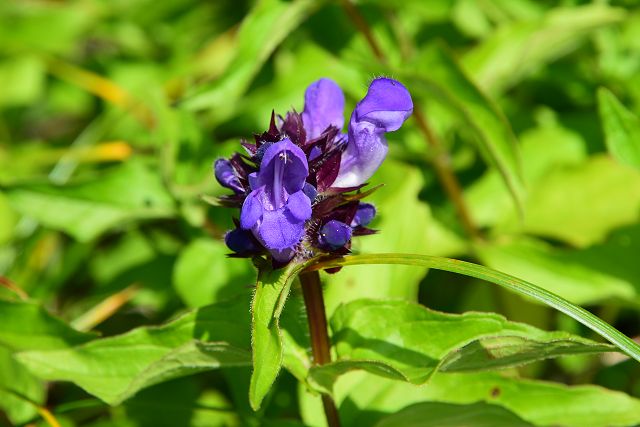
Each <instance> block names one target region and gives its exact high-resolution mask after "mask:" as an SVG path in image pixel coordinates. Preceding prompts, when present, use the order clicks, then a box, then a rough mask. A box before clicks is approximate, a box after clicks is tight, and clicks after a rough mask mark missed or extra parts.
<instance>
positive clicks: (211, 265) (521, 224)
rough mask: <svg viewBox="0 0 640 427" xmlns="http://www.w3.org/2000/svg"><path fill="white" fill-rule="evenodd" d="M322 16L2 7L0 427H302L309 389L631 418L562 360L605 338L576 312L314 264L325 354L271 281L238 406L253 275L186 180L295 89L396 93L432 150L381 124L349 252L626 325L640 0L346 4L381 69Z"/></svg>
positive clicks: (630, 312) (491, 411) (209, 178)
mask: <svg viewBox="0 0 640 427" xmlns="http://www.w3.org/2000/svg"><path fill="white" fill-rule="evenodd" d="M345 4H347V6H345ZM348 5H351V3H349V2H348V0H345V1H337V0H289V1H287V0H255V1H249V0H216V1H200V0H163V1H151V0H73V1H71V0H70V1H54V0H5V1H2V2H0V276H1V277H2V281H1V284H2V285H3V286H2V287H0V425H7V426H11V425H17V426H22V425H38V426H44V425H52V426H56V425H57V424H55V423H58V424H59V425H60V426H65V427H66V426H70V427H72V426H89V427H109V426H119V427H120V426H125V427H126V426H132V427H133V426H140V427H146V426H217V425H220V426H223V425H225V426H245V425H247V426H258V425H265V426H301V425H309V426H322V425H323V423H324V418H323V414H322V412H321V405H320V400H319V398H318V395H317V393H316V391H317V390H324V389H327V388H330V387H331V386H333V387H334V396H335V398H336V401H337V402H338V405H339V408H340V414H341V418H342V421H343V425H345V426H369V425H380V426H393V425H403V426H419V425H420V426H427V425H438V426H448V425H452V426H453V425H459V424H456V422H457V423H461V422H467V423H468V424H464V425H473V426H484V425H491V426H498V425H510V426H511V425H523V426H526V425H563V426H565V425H566V426H632V425H638V424H640V367H639V366H638V365H637V363H635V362H633V361H631V360H629V359H627V358H625V357H624V356H620V355H619V354H615V353H604V354H603V353H600V354H596V355H575V354H579V353H591V352H601V351H604V350H608V349H609V347H607V346H604V345H603V344H600V343H597V342H595V341H598V338H597V337H596V336H595V335H594V334H593V333H591V332H590V331H588V330H587V329H586V328H584V327H582V326H581V325H579V324H578V323H577V322H575V321H573V320H571V319H568V318H566V317H564V316H562V315H560V314H558V313H556V312H554V311H553V310H551V309H550V308H548V307H543V306H541V305H538V304H537V303H534V302H532V301H529V300H524V299H521V298H519V297H515V296H513V295H511V294H508V293H506V292H505V291H503V290H502V289H498V288H495V287H493V286H492V285H488V284H485V283H480V282H479V281H478V280H476V279H472V278H468V277H463V276H457V275H453V274H450V273H443V272H437V271H427V270H426V269H425V268H414V267H408V266H398V265H380V266H354V267H346V268H344V269H343V270H342V271H341V272H340V273H338V274H335V275H323V279H324V280H325V281H326V283H327V287H326V294H325V295H326V299H327V309H328V315H329V317H330V318H331V327H332V332H333V333H334V334H336V335H335V337H334V344H335V353H336V354H335V355H336V356H338V357H340V359H341V361H339V362H336V363H335V364H334V365H331V366H327V367H325V368H313V369H312V370H311V371H309V368H310V360H309V355H308V351H307V350H308V346H309V341H308V336H307V335H306V334H307V332H305V331H306V319H305V313H304V309H303V305H302V303H301V298H300V295H299V289H298V288H299V287H298V286H297V284H295V283H294V284H293V292H292V295H291V297H290V298H289V301H288V302H287V306H286V309H285V310H284V312H283V313H282V318H281V323H282V326H283V336H282V337H280V339H281V340H282V343H281V345H283V346H284V350H283V352H284V353H283V354H282V356H281V357H282V358H283V359H282V360H283V363H284V366H285V368H287V370H286V371H284V370H283V372H281V373H280V375H279V376H278V378H277V380H276V383H275V386H274V387H273V388H270V387H269V385H270V382H269V384H267V385H266V387H263V388H265V390H264V393H265V394H266V397H265V400H264V402H263V405H262V409H260V410H259V411H258V412H254V411H253V410H252V409H251V407H250V405H249V378H250V373H251V353H250V338H249V337H250V315H249V304H250V302H249V300H250V297H251V295H252V293H253V292H254V287H255V276H256V273H255V270H254V268H253V266H252V265H251V263H250V261H248V260H244V259H229V258H226V256H225V255H226V253H227V249H226V248H225V246H224V244H223V243H222V241H221V238H222V236H223V234H224V232H225V231H226V230H227V229H229V228H230V227H231V226H232V215H234V214H235V213H234V212H232V211H229V210H227V209H224V208H220V207H216V206H211V205H209V204H208V203H207V202H206V201H205V198H210V197H212V196H218V195H221V194H223V189H222V188H220V187H219V186H218V185H217V184H216V183H215V180H214V179H213V175H212V172H211V165H212V162H213V161H214V160H215V159H216V158H218V157H221V156H227V155H229V154H230V153H231V152H233V151H235V150H237V149H238V148H239V145H238V141H239V139H240V138H242V137H251V135H252V134H253V133H259V132H262V131H263V130H264V129H265V128H266V127H267V125H268V120H269V116H270V113H271V111H272V110H275V111H276V112H278V113H285V112H286V111H287V110H289V109H291V108H292V107H293V108H295V109H297V110H298V111H300V110H301V109H302V102H303V94H304V90H305V88H306V86H307V85H308V84H309V83H311V82H312V81H314V80H316V79H318V78H320V77H329V78H332V79H334V80H335V81H336V82H338V83H339V84H340V86H341V87H342V88H343V89H344V90H345V93H346V95H347V103H348V107H347V110H349V109H350V107H351V106H353V105H354V104H355V102H357V100H358V99H360V98H361V97H362V95H363V94H364V92H365V90H366V86H367V83H368V82H369V81H370V79H371V78H372V77H373V76H377V75H391V76H392V77H394V78H397V79H399V80H401V81H402V82H403V83H405V85H406V86H407V87H408V88H409V90H410V91H411V93H412V95H413V97H414V102H415V103H416V105H417V106H418V107H419V108H420V109H421V110H422V111H423V113H424V117H425V118H426V120H427V122H428V125H429V126H430V128H431V130H432V132H433V133H434V135H435V138H436V139H437V141H439V146H438V147H436V148H434V146H433V145H430V144H428V142H427V139H426V138H425V134H424V129H422V128H421V126H420V123H419V122H418V121H417V120H415V117H414V119H411V120H409V121H408V122H407V123H406V125H405V126H404V127H403V129H402V130H401V131H398V132H397V133H394V134H391V135H390V136H389V145H390V155H389V157H388V158H387V160H386V161H385V163H384V165H383V166H382V168H381V169H380V170H379V171H378V173H377V174H376V175H375V177H374V178H373V179H372V184H374V185H375V184H380V183H382V184H385V185H384V187H382V188H381V189H379V190H377V191H376V192H375V193H374V194H373V195H372V199H373V201H374V203H376V205H377V209H378V213H379V216H378V217H377V218H376V220H375V222H374V223H373V224H372V225H373V227H374V228H377V229H379V230H380V233H379V234H377V235H374V236H366V237H362V238H360V239H358V240H357V241H354V247H353V250H354V252H357V253H381V252H406V253H421V254H429V255H439V256H453V257H457V258H463V259H467V260H471V261H474V262H478V263H481V264H484V265H486V266H489V267H492V268H495V269H497V270H500V271H503V272H506V273H510V274H512V275H514V276H517V277H519V278H522V279H525V280H528V281H531V282H533V283H535V284H537V285H539V286H541V287H544V288H545V289H547V290H550V291H552V292H554V293H557V294H559V295H561V296H563V297H564V298H566V299H568V300H569V301H571V302H573V303H576V304H582V305H587V306H588V308H589V309H590V310H591V311H593V312H594V313H596V314H598V315H599V316H600V317H602V318H603V319H605V320H606V321H608V322H609V323H611V324H612V325H614V326H616V327H617V328H618V329H620V330H621V331H622V332H624V333H625V334H627V335H628V336H630V337H638V336H640V262H639V261H640V258H639V254H640V79H638V78H637V76H638V75H640V5H639V4H637V2H635V1H633V0H626V1H625V0H618V1H614V0H612V1H598V0H594V1H593V2H588V1H580V0H562V1H535V0H493V1H487V0H429V1H423V0H402V1H399V0H392V1H382V0H360V1H357V2H354V4H353V5H354V6H355V8H356V9H355V10H356V11H357V13H360V14H361V15H362V17H363V19H364V21H365V22H366V23H367V25H368V28H369V29H370V30H371V35H372V37H373V38H374V39H375V40H376V41H377V44H378V45H379V46H380V49H381V51H382V52H383V55H384V60H380V58H378V57H376V55H375V54H374V52H373V51H372V49H371V46H370V43H369V42H368V41H367V38H366V37H365V35H364V34H363V31H362V30H363V28H359V26H358V25H356V24H357V22H356V21H354V18H353V15H352V14H350V13H349V10H350V8H349V7H348ZM443 159H444V163H445V164H446V167H447V168H450V170H451V172H453V174H454V175H455V176H456V177H457V179H458V180H459V182H460V186H461V188H462V195H463V199H464V203H465V205H466V207H467V209H468V212H469V217H470V222H471V223H472V224H473V225H474V227H475V228H477V230H478V235H479V236H480V237H479V238H472V237H470V236H469V234H468V230H467V229H466V228H465V226H464V223H463V222H462V221H461V220H460V217H459V216H458V215H457V212H456V209H455V206H454V204H453V203H452V202H451V200H450V198H449V194H448V193H447V192H446V191H444V190H443V187H442V186H441V185H440V181H439V177H438V175H437V173H436V172H435V168H434V164H437V163H438V162H442V161H443ZM203 197H204V198H203ZM16 288H17V289H16ZM271 297H273V298H275V296H273V295H272V296H271ZM271 297H270V298H271ZM391 300H392V301H391ZM271 302H273V301H271ZM418 303H420V304H422V306H421V305H418ZM423 306H426V307H428V309H427V308H425V307H423ZM189 309H194V310H191V311H188V310H189ZM435 310H442V311H446V312H449V313H463V312H467V311H484V312H495V313H466V314H462V315H458V314H444V313H440V312H438V311H435ZM496 313H499V314H496ZM506 319H508V321H507V320H506ZM515 322H526V323H529V324H531V325H533V326H529V325H523V324H520V323H515ZM161 324H162V325H163V326H157V325H161ZM540 329H544V330H559V332H544V331H542V330H540ZM129 331H131V332H129ZM121 334H124V335H121ZM98 336H100V337H102V338H98ZM578 336H582V337H583V338H580V337H578ZM276 338H277V337H276ZM593 340H595V341H593ZM564 354H574V356H571V357H565V358H559V359H550V357H555V356H558V355H564ZM365 359H366V360H369V361H370V363H369V364H367V363H364V362H362V360H365ZM525 362H527V363H529V364H527V365H524V363H525ZM277 363H278V368H279V362H277ZM489 365H490V366H489ZM479 366H483V367H484V368H483V369H486V368H487V367H493V368H501V369H500V370H491V371H486V372H476V371H477V370H478V367H479ZM221 367H223V368H224V369H220V368H221ZM203 372H206V373H203ZM194 373H201V374H200V375H191V374H194ZM275 373H276V374H277V371H276V372H275ZM187 375H188V376H187ZM426 380H428V382H427V384H426V385H420V386H417V385H414V384H412V383H420V384H422V383H423V382H424V381H426ZM45 381H53V382H49V383H46V382H45ZM551 381H555V383H553V382H551ZM559 383H561V384H559ZM263 386H264V385H263ZM605 387H606V388H605ZM261 398H262V397H261ZM43 408H48V409H46V410H45V409H43ZM43 411H44V412H43ZM46 411H49V412H50V414H52V415H49V412H46ZM43 413H44V415H43ZM51 416H52V417H53V421H51V418H50V417H51ZM429 417H431V418H429ZM47 420H49V421H47ZM456 420H457V421H456ZM429 422H430V424H429ZM377 423H379V424H377Z"/></svg>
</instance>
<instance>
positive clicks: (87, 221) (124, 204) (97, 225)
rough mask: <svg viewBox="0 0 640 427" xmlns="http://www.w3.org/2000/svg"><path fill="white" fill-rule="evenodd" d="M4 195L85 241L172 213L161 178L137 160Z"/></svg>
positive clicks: (27, 212) (23, 209)
mask: <svg viewBox="0 0 640 427" xmlns="http://www.w3.org/2000/svg"><path fill="white" fill-rule="evenodd" d="M8 196H9V199H10V201H11V204H12V206H13V207H14V208H15V209H16V210H17V211H18V212H20V213H22V214H23V215H27V216H29V217H32V218H34V219H36V220H38V221H40V222H41V223H42V224H43V225H45V226H47V227H51V228H54V229H58V230H62V231H65V232H67V233H69V234H71V235H72V236H73V237H75V238H76V239H78V240H80V241H83V242H86V241H89V240H92V239H94V238H95V237H97V236H99V235H101V234H103V233H104V232H106V231H108V230H110V229H112V228H119V227H121V226H122V225H123V224H126V223H127V222H131V221H135V220H139V219H140V220H141V219H152V218H167V217H170V216H172V215H173V213H174V204H173V200H172V198H171V196H170V195H169V194H168V192H167V190H166V189H165V188H164V187H163V185H162V182H161V181H160V177H159V176H158V175H156V174H154V173H153V172H152V171H151V170H150V168H148V167H147V166H145V165H144V164H143V163H141V162H137V161H131V162H127V163H126V164H124V165H123V166H121V167H119V168H116V169H115V170H113V171H111V172H110V173H108V174H107V175H105V176H103V177H100V178H97V179H95V180H91V181H88V182H82V183H77V184H71V185H67V186H64V187H57V186H53V185H28V186H22V187H19V188H15V189H13V190H11V191H10V192H9V193H8Z"/></svg>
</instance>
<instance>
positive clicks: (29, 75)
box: [0, 56, 46, 107]
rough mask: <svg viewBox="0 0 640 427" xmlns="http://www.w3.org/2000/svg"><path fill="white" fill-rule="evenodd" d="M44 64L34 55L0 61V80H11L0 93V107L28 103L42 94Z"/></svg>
mask: <svg viewBox="0 0 640 427" xmlns="http://www.w3.org/2000/svg"><path fill="white" fill-rule="evenodd" d="M45 76H46V69H45V65H44V63H43V61H42V60H40V59H39V58H37V57H35V56H19V57H17V58H15V59H12V60H9V61H2V62H0V81H3V82H11V84H10V85H6V86H5V88H4V89H3V90H2V92H1V93H0V107H12V106H23V105H30V104H32V103H34V102H36V100H37V99H38V97H40V96H41V95H42V92H43V89H44V82H45Z"/></svg>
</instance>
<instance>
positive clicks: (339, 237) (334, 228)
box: [318, 219, 351, 250]
mask: <svg viewBox="0 0 640 427" xmlns="http://www.w3.org/2000/svg"><path fill="white" fill-rule="evenodd" d="M319 234H320V235H319V237H318V243H319V244H320V246H322V247H325V248H328V249H331V250H335V249H339V248H341V247H343V246H344V245H346V244H347V242H348V241H349V239H351V227H349V226H348V225H347V224H345V223H344V222H340V221H336V220H335V219H333V220H331V221H329V222H327V223H326V224H325V225H323V226H322V228H321V229H320V233H319Z"/></svg>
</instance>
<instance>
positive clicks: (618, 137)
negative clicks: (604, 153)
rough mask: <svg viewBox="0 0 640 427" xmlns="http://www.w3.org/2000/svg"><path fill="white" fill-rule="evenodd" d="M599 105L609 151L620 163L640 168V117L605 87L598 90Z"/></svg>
mask: <svg viewBox="0 0 640 427" xmlns="http://www.w3.org/2000/svg"><path fill="white" fill-rule="evenodd" d="M598 106H599V109H600V119H601V120H602V125H603V126H602V127H603V128H604V134H605V141H606V143H607V148H608V149H609V153H611V155H612V156H613V158H615V159H616V160H617V161H619V162H620V163H624V164H626V165H629V166H633V167H635V168H636V169H640V119H639V118H638V117H637V116H636V115H634V114H633V113H632V112H630V111H629V110H627V109H626V108H625V107H624V105H622V104H621V103H620V101H618V99H617V98H616V97H615V95H614V94H613V93H611V92H610V91H609V90H607V89H605V88H600V89H599V90H598Z"/></svg>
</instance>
